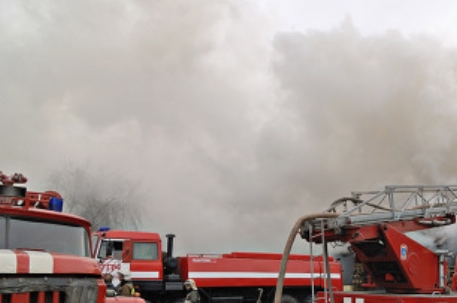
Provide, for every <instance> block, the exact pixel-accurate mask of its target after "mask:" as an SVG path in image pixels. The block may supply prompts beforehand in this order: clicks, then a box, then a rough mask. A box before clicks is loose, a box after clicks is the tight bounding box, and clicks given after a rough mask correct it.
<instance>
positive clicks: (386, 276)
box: [275, 186, 457, 303]
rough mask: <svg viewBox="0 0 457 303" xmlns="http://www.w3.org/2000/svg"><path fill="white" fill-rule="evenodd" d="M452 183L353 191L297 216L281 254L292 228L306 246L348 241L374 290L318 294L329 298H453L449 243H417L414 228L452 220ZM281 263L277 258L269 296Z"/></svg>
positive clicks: (455, 208)
mask: <svg viewBox="0 0 457 303" xmlns="http://www.w3.org/2000/svg"><path fill="white" fill-rule="evenodd" d="M456 212H457V186H387V187H386V188H385V190H382V191H371V192H353V193H352V196H350V197H344V198H341V199H338V200H336V201H335V202H334V203H332V205H331V206H330V207H329V208H328V209H327V210H326V211H324V212H323V213H319V214H314V215H307V216H304V217H301V218H300V219H299V220H298V221H297V223H296V224H295V226H294V229H293V230H292V231H291V236H290V237H289V241H288V242H287V245H286V248H285V252H284V255H285V256H287V254H288V251H290V247H291V245H292V242H293V239H294V237H295V235H296V233H297V232H299V233H300V235H301V236H302V238H304V239H306V240H307V241H308V242H309V243H310V245H311V246H312V245H313V244H315V243H318V244H319V245H323V251H324V258H326V257H327V255H328V254H327V253H326V251H327V249H326V247H327V243H329V242H341V243H348V244H349V245H350V247H351V249H352V251H354V253H355V255H356V257H357V259H358V260H359V262H360V263H361V264H362V265H363V267H364V269H365V271H366V272H367V273H368V274H369V275H370V277H371V280H372V282H374V284H375V285H376V290H373V291H364V292H341V291H332V289H331V288H329V291H328V292H321V293H319V294H318V297H319V298H320V299H324V300H325V302H331V303H377V302H387V303H398V302H401V303H422V302H436V303H438V302H440V303H457V293H456V292H455V291H456V288H457V275H456V274H453V273H452V271H451V268H450V267H449V266H448V261H452V259H450V257H451V253H450V251H449V249H443V248H436V249H435V248H433V247H432V248H430V247H427V246H426V245H425V243H419V242H418V241H416V240H415V239H417V238H418V237H417V233H418V232H423V231H426V230H428V229H431V228H436V227H444V226H448V225H451V224H454V223H455V222H456ZM286 265H287V258H284V259H283V261H282V267H281V271H280V277H279V279H278V285H277V286H278V287H277V293H276V296H275V302H276V303H279V302H280V301H281V290H282V288H281V284H282V282H283V277H284V273H285V267H286Z"/></svg>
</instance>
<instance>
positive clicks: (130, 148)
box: [0, 0, 457, 252]
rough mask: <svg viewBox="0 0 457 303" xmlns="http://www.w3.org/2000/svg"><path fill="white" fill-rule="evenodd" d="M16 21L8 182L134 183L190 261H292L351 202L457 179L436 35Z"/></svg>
mask: <svg viewBox="0 0 457 303" xmlns="http://www.w3.org/2000/svg"><path fill="white" fill-rule="evenodd" d="M4 6H5V5H4ZM0 11H1V12H0V14H1V18H0V19H1V20H2V24H1V27H0V37H2V38H1V39H2V42H1V44H0V66H2V67H3V68H2V71H1V72H0V80H1V81H0V100H2V111H1V113H0V127H2V129H3V130H4V134H3V136H2V138H3V140H2V141H3V142H2V149H1V151H0V155H1V159H2V160H3V162H2V166H1V168H2V169H3V170H4V171H8V172H13V171H22V172H24V173H25V174H26V175H29V177H31V179H32V182H31V184H30V187H32V186H33V185H35V186H38V187H40V186H41V187H42V186H44V183H45V180H46V178H47V176H48V175H49V172H50V171H52V170H54V169H55V168H57V167H59V166H61V165H62V163H65V161H68V160H69V161H71V162H73V163H74V162H76V163H78V162H80V163H84V165H83V164H82V166H84V167H88V165H87V163H89V169H91V168H90V165H92V166H93V168H92V169H102V170H103V168H104V167H109V169H108V170H107V171H110V172H111V171H116V169H118V171H119V174H126V175H131V176H132V179H133V180H140V183H141V185H142V186H143V188H144V190H145V192H146V193H147V199H145V200H144V201H126V203H130V204H131V205H132V207H137V208H140V209H141V210H142V212H143V214H144V221H143V226H144V227H145V228H146V229H148V230H155V231H158V232H160V233H162V234H165V233H167V232H174V233H176V234H177V235H178V238H177V249H178V251H182V252H184V251H191V252H201V251H204V252H225V251H228V250H270V251H279V250H281V249H282V246H283V244H284V241H285V238H286V234H287V232H288V231H289V228H290V227H291V225H292V224H293V221H294V220H295V219H296V218H297V217H298V216H300V215H302V214H304V213H311V212H315V211H318V210H321V209H323V208H325V206H326V205H328V204H329V203H330V202H331V201H332V200H334V199H336V198H337V197H339V196H340V195H344V194H347V193H348V192H349V191H351V190H364V189H373V188H379V187H380V186H383V185H384V184H397V183H437V182H443V183H449V182H453V181H454V180H455V176H454V175H455V171H456V168H455V164H454V163H456V161H454V160H455V157H456V156H455V155H454V153H453V150H454V147H455V142H456V140H455V137H454V131H453V129H454V124H455V122H454V119H453V117H454V115H455V110H456V109H455V105H454V98H455V96H456V70H457V69H456V66H457V65H456V59H457V56H456V50H455V49H452V48H448V47H445V46H444V44H443V43H442V42H441V41H440V40H437V39H435V38H433V37H430V36H413V37H405V36H403V35H401V34H400V33H398V32H395V31H390V32H386V33H384V34H382V35H373V36H367V35H362V34H360V32H359V31H358V29H357V28H355V27H354V26H353V25H352V24H351V22H350V21H344V22H342V24H341V25H339V26H337V27H335V28H334V29H332V30H330V31H318V30H310V31H307V32H284V33H277V34H276V35H275V36H274V39H273V41H272V39H271V38H272V37H273V31H272V28H271V27H270V26H271V25H270V22H269V20H268V18H267V17H266V16H265V15H262V13H261V10H259V9H258V7H256V6H255V5H251V4H247V3H245V2H243V1H223V0H220V1H214V0H211V1H210V0H199V1H197V2H195V1H194V2H193V3H192V4H190V3H188V2H187V1H173V2H166V1H165V2H163V1H152V2H141V1H138V2H135V1H134V2H128V3H125V2H122V1H109V2H105V1H95V2H94V1H78V2H71V3H69V2H65V3H64V2H62V3H60V2H51V1H49V2H43V1H41V2H40V3H37V4H29V5H25V4H24V3H13V4H9V6H8V7H6V8H5V9H2V10H0ZM113 178H116V176H113Z"/></svg>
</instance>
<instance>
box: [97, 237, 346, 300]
mask: <svg viewBox="0 0 457 303" xmlns="http://www.w3.org/2000/svg"><path fill="white" fill-rule="evenodd" d="M174 237H175V236H174V235H167V251H166V252H162V241H161V238H160V236H159V235H158V234H157V233H151V232H135V231H119V230H112V231H110V230H101V231H99V232H97V233H95V234H94V238H93V243H94V248H95V250H94V257H96V258H97V259H98V260H99V262H100V265H101V268H102V272H103V273H111V274H113V276H114V277H116V272H117V271H118V270H123V271H129V272H130V273H131V277H132V281H133V283H134V284H135V286H136V287H138V288H139V291H140V292H141V294H142V296H143V297H145V298H147V299H148V300H151V301H152V302H179V301H182V299H183V298H184V296H185V293H183V282H184V281H185V280H186V279H193V280H195V282H196V283H197V286H198V288H199V291H200V293H201V297H202V301H203V302H258V300H263V302H269V301H270V300H271V298H272V295H273V293H274V289H275V284H276V280H277V277H278V269H279V264H280V261H281V255H280V254H269V253H248V252H233V253H229V254H222V255H208V254H192V255H190V254H189V255H186V256H182V257H177V258H175V257H173V239H174ZM329 264H330V268H329V272H330V277H331V280H332V282H333V287H334V288H335V290H341V289H342V287H343V286H342V273H341V265H340V264H339V263H337V262H336V261H333V260H332V259H330V262H329ZM324 272H325V271H324V264H323V262H322V258H321V257H315V258H313V259H311V257H310V256H308V255H292V256H291V257H290V263H289V267H288V268H287V273H286V280H285V284H284V285H285V287H286V289H285V295H284V297H283V298H282V299H283V300H282V301H283V302H288V303H297V302H309V299H310V297H311V296H310V295H311V293H312V292H313V289H314V290H315V291H316V290H322V289H325V288H326V287H327V284H326V283H327V280H326V279H324Z"/></svg>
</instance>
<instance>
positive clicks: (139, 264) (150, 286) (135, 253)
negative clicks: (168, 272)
mask: <svg viewBox="0 0 457 303" xmlns="http://www.w3.org/2000/svg"><path fill="white" fill-rule="evenodd" d="M131 245H132V254H131V262H130V271H131V274H132V281H133V282H134V284H135V285H139V286H140V289H141V291H143V292H144V291H157V290H161V289H162V288H163V283H162V281H163V264H162V258H161V250H160V249H161V247H160V244H159V243H157V242H146V241H133V242H132V243H131Z"/></svg>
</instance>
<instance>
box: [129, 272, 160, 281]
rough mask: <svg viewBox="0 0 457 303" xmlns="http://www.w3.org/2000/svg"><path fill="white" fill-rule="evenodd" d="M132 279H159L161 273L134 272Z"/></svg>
mask: <svg viewBox="0 0 457 303" xmlns="http://www.w3.org/2000/svg"><path fill="white" fill-rule="evenodd" d="M131 274H132V278H133V279H141V278H143V279H145V278H150V279H153V278H158V277H159V272H158V271H132V272H131Z"/></svg>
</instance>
